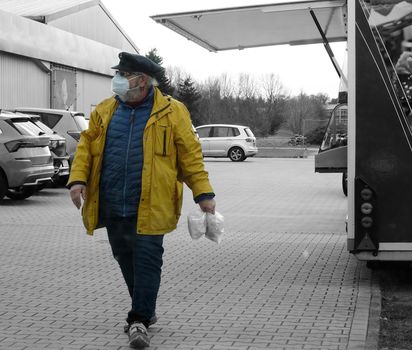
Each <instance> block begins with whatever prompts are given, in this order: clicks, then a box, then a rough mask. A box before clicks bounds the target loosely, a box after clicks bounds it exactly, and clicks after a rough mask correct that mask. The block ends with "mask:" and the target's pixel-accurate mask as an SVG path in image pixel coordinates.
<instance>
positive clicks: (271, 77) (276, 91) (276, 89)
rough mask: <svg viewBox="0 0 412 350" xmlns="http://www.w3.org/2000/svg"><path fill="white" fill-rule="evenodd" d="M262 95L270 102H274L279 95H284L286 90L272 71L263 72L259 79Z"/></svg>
mask: <svg viewBox="0 0 412 350" xmlns="http://www.w3.org/2000/svg"><path fill="white" fill-rule="evenodd" d="M261 84H262V89H263V97H264V98H265V99H266V101H267V102H268V103H270V104H272V103H274V102H275V101H276V100H277V99H278V98H279V96H284V95H285V94H286V90H285V88H284V86H283V84H282V82H281V80H280V78H279V75H275V74H274V73H269V74H265V75H263V76H262V80H261Z"/></svg>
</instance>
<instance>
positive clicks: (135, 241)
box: [106, 217, 164, 327]
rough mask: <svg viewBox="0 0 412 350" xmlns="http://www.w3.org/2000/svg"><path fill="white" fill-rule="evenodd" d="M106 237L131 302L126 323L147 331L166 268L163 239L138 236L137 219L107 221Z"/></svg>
mask: <svg viewBox="0 0 412 350" xmlns="http://www.w3.org/2000/svg"><path fill="white" fill-rule="evenodd" d="M106 228H107V235H108V237H109V242H110V245H111V248H112V252H113V256H114V258H115V259H116V260H117V262H118V263H119V266H120V269H121V271H122V274H123V277H124V279H125V281H126V284H127V288H128V289H129V294H130V297H131V298H132V309H131V310H130V311H129V313H128V315H127V322H128V323H129V324H130V323H133V322H136V321H139V322H142V323H143V324H144V325H145V326H146V327H148V326H149V320H150V318H152V317H153V316H154V314H155V311H156V300H157V294H158V292H159V287H160V277H161V273H162V265H163V259H162V256H163V251H164V249H163V235H142V234H137V233H136V217H126V218H107V219H106Z"/></svg>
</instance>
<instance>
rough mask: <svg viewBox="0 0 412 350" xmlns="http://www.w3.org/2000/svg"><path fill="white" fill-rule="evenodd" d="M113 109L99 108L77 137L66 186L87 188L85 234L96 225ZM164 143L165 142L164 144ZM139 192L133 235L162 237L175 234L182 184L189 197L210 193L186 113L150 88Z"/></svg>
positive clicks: (112, 102) (109, 103) (109, 102)
mask: <svg viewBox="0 0 412 350" xmlns="http://www.w3.org/2000/svg"><path fill="white" fill-rule="evenodd" d="M117 105H118V102H117V100H116V99H115V98H114V97H111V98H109V99H106V100H104V101H103V102H102V103H100V104H99V105H98V106H97V107H96V108H95V110H94V111H93V112H92V114H91V116H90V122H89V128H88V129H87V130H85V131H84V132H82V134H81V137H80V142H79V144H78V146H77V150H76V154H75V157H74V161H73V164H72V167H71V171H70V177H69V181H68V186H70V185H72V184H74V183H79V182H80V183H81V182H82V183H85V184H86V185H87V196H86V201H85V203H84V205H83V208H82V217H83V223H84V226H85V228H86V230H87V233H88V234H91V235H92V234H93V231H94V230H95V229H96V228H97V227H98V224H99V222H98V221H99V218H98V213H99V182H100V172H101V166H102V160H103V151H104V145H105V141H106V132H107V128H108V125H109V123H110V120H111V117H112V116H113V113H114V111H115V110H116V108H117ZM165 140H166V141H165ZM143 153H144V154H143V169H142V190H141V196H140V203H139V206H138V208H136V211H137V218H138V219H137V232H138V233H142V234H153V235H159V234H165V233H168V232H170V231H173V230H174V229H175V228H176V225H177V222H178V220H179V217H180V212H181V207H182V199H183V198H182V192H183V186H182V181H183V182H185V183H186V184H187V185H188V187H189V188H190V189H191V190H192V193H193V197H194V198H195V197H197V196H198V195H200V194H202V193H210V192H213V189H212V187H211V185H210V183H209V178H208V173H207V172H206V171H205V170H204V165H203V157H202V151H201V147H200V143H199V141H198V139H197V137H196V135H195V134H194V132H193V129H192V123H191V119H190V115H189V112H188V110H187V109H186V107H185V106H184V105H183V104H182V103H180V102H178V101H176V100H174V99H173V98H171V97H169V96H163V95H162V93H161V92H160V91H159V90H158V89H157V88H155V95H154V102H153V108H152V112H151V115H150V117H149V120H148V122H147V124H146V127H145V130H144V134H143Z"/></svg>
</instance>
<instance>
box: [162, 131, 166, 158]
mask: <svg viewBox="0 0 412 350" xmlns="http://www.w3.org/2000/svg"><path fill="white" fill-rule="evenodd" d="M163 157H166V129H165V131H164V133H163Z"/></svg>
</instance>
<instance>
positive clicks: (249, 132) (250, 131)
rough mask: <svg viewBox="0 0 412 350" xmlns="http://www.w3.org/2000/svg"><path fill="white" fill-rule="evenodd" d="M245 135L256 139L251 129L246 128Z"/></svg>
mask: <svg viewBox="0 0 412 350" xmlns="http://www.w3.org/2000/svg"><path fill="white" fill-rule="evenodd" d="M245 133H246V135H247V136H249V137H255V135H253V132H252V130H250V129H249V128H245Z"/></svg>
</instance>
